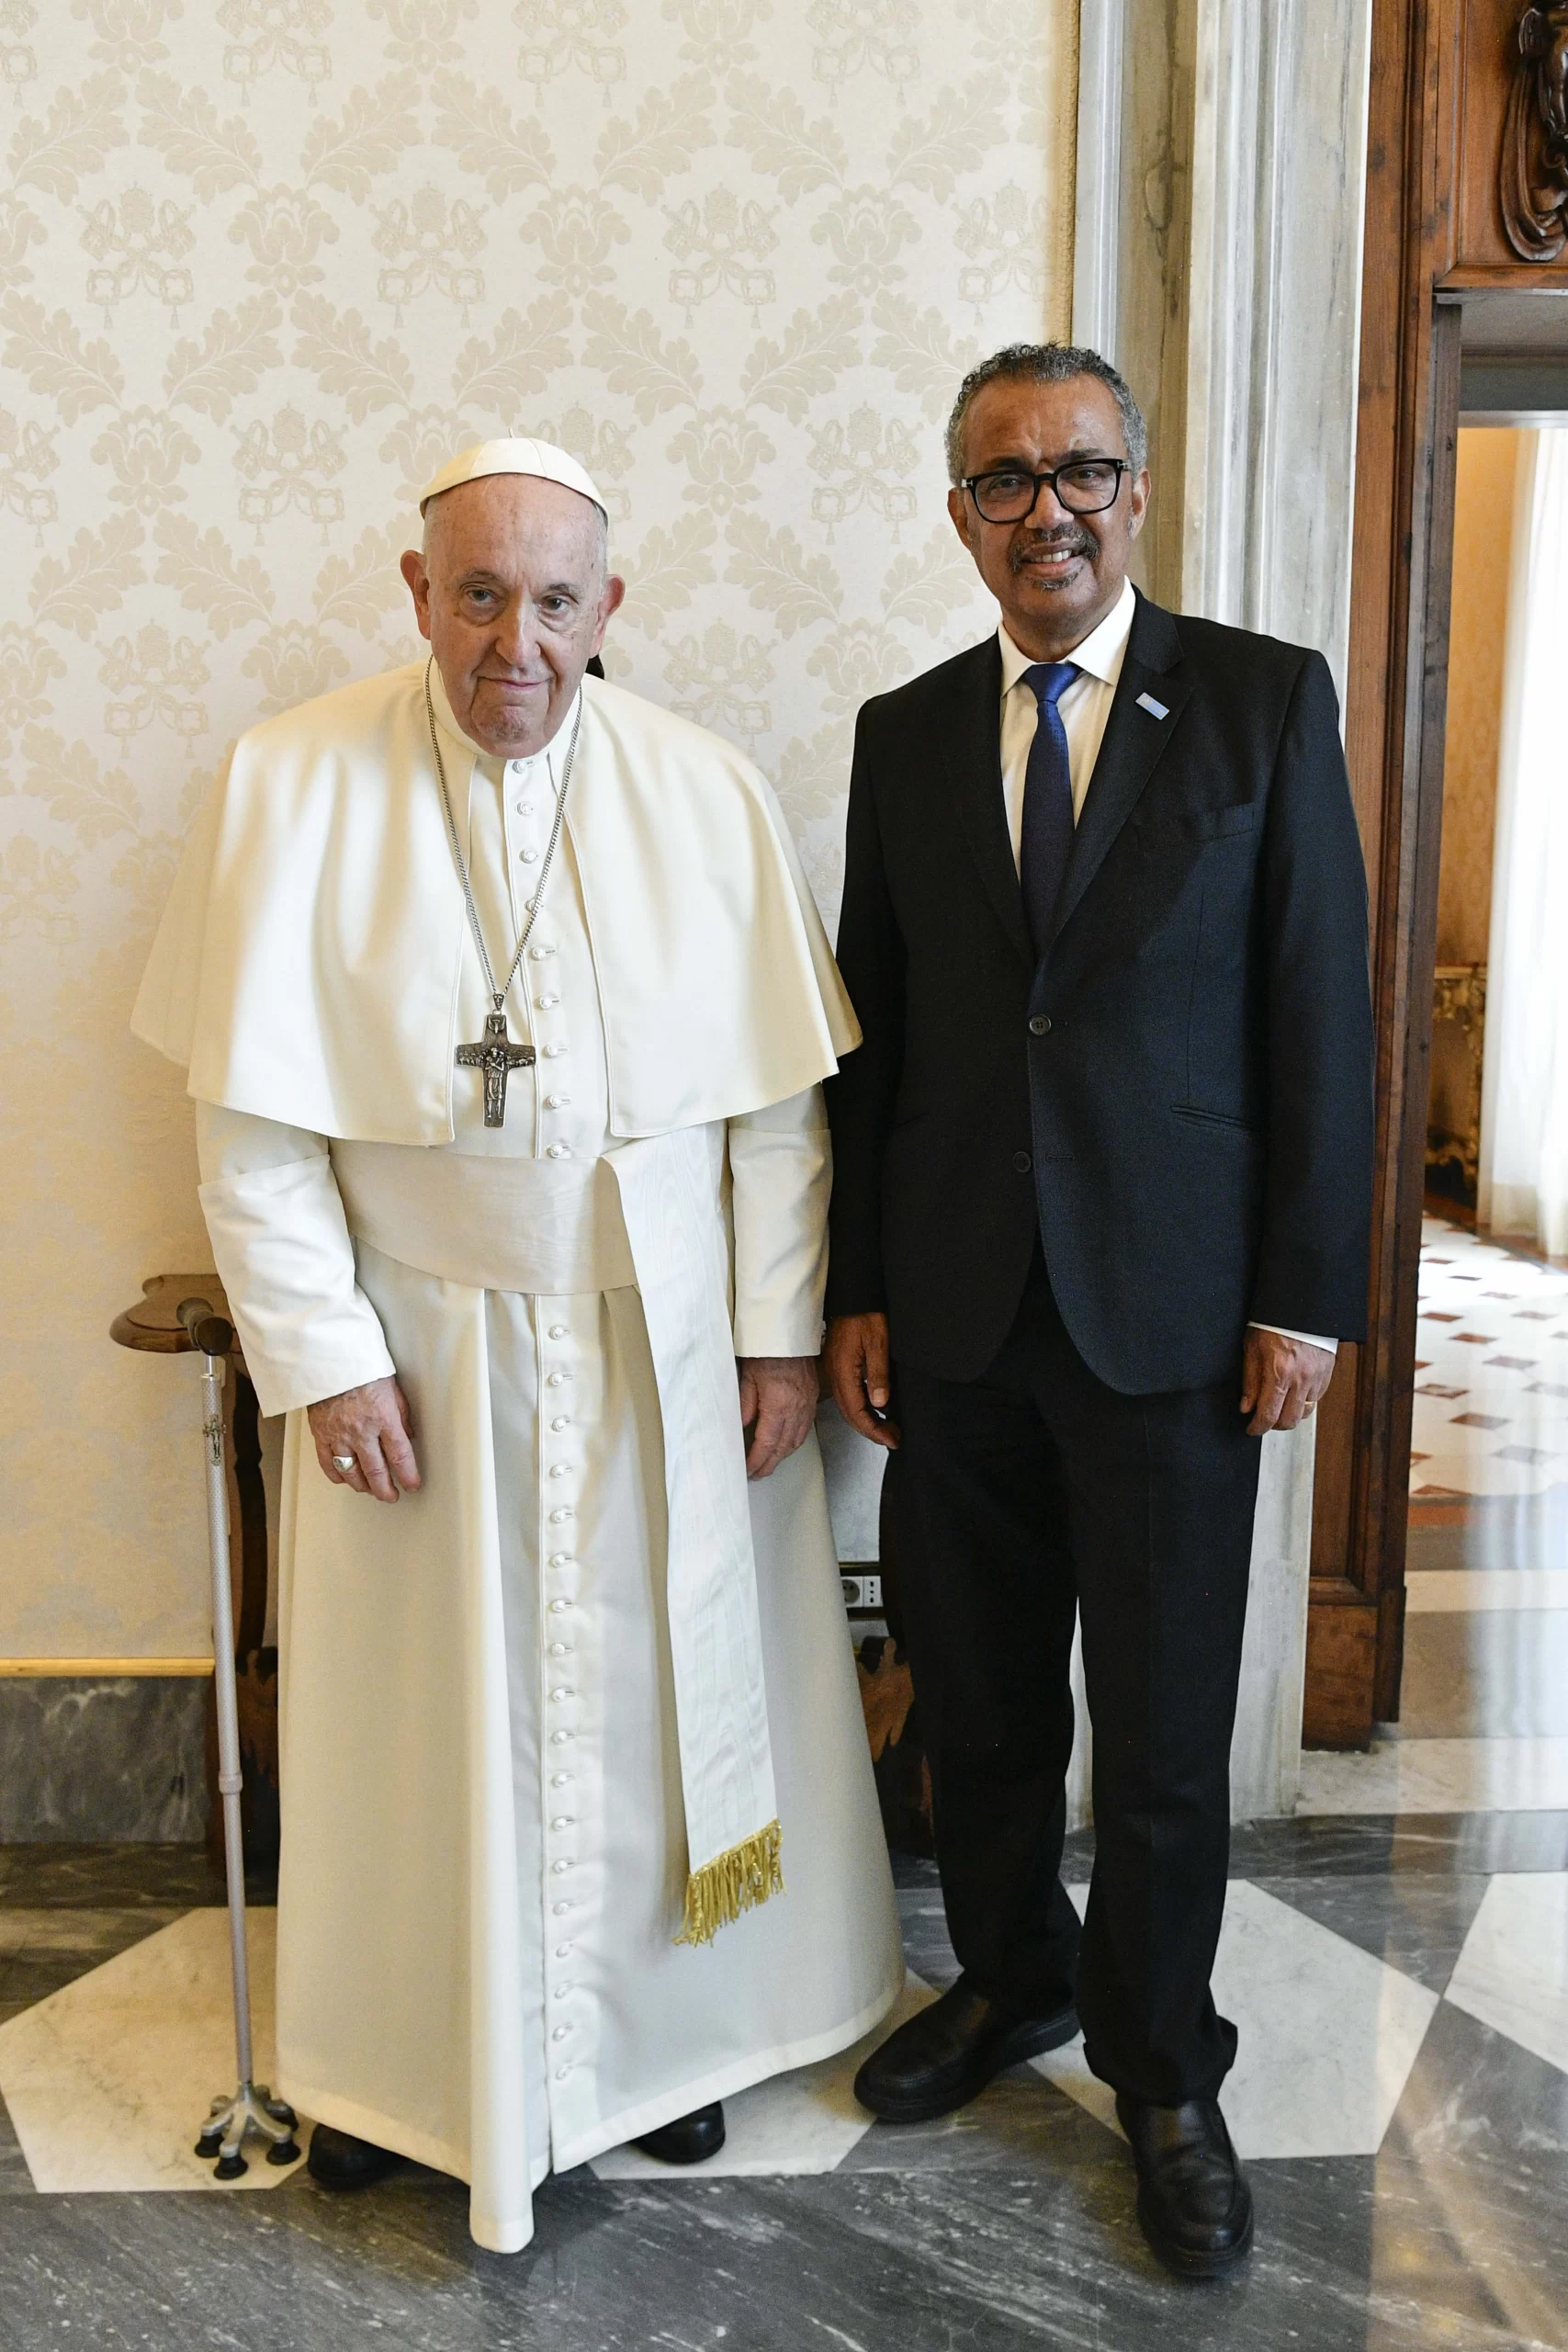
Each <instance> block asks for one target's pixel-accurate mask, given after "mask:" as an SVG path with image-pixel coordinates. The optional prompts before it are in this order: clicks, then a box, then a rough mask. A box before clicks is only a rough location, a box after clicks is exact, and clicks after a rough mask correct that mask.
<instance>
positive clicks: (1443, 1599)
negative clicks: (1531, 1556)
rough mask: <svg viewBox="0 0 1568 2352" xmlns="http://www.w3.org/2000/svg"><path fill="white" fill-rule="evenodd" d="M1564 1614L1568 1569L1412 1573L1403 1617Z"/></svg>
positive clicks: (1408, 1577) (1408, 1575)
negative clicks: (1518, 1612)
mask: <svg viewBox="0 0 1568 2352" xmlns="http://www.w3.org/2000/svg"><path fill="white" fill-rule="evenodd" d="M1493 1609H1568V1568H1411V1569H1409V1570H1408V1571H1407V1572H1406V1575H1405V1578H1404V1613H1405V1615H1406V1616H1407V1617H1446V1616H1456V1615H1459V1616H1469V1615H1470V1613H1471V1612H1472V1611H1474V1610H1493Z"/></svg>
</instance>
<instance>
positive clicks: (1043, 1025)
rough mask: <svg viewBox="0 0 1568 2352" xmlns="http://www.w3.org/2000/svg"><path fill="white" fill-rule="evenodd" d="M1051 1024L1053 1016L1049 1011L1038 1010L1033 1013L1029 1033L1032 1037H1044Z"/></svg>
mask: <svg viewBox="0 0 1568 2352" xmlns="http://www.w3.org/2000/svg"><path fill="white" fill-rule="evenodd" d="M1050 1026H1051V1016H1050V1014H1049V1013H1048V1012H1036V1013H1032V1014H1031V1016H1030V1022H1029V1034H1030V1035H1031V1036H1032V1037H1043V1036H1044V1035H1045V1033H1046V1031H1047V1030H1048V1029H1049V1028H1050Z"/></svg>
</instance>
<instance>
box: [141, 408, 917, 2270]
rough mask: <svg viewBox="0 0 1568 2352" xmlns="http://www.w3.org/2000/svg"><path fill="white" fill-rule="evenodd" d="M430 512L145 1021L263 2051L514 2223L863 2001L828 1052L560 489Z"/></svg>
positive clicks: (506, 2239) (881, 1967)
mask: <svg viewBox="0 0 1568 2352" xmlns="http://www.w3.org/2000/svg"><path fill="white" fill-rule="evenodd" d="M422 511H423V515H424V518H425V531H424V546H423V554H413V553H412V552H411V553H410V554H408V555H405V556H404V558H403V561H402V568H403V574H404V577H405V579H406V580H407V582H408V584H409V587H410V589H411V591H412V596H413V602H414V607H415V611H416V613H417V616H418V620H419V627H420V629H421V632H422V634H423V636H424V637H425V638H426V639H428V640H429V642H430V647H431V658H430V659H428V660H427V661H420V662H413V663H411V664H410V665H409V666H408V667H407V668H404V669H399V670H394V671H391V672H390V673H387V674H385V675H383V676H380V677H376V678H371V679H368V680H367V681H366V682H364V683H363V684H359V685H355V686H350V687H346V688H344V690H343V691H341V692H339V693H336V694H331V695H324V696H322V697H321V699H320V700H318V701H314V702H310V703H306V704H304V705H303V706H302V707H300V708H299V709H296V710H291V711H288V712H286V713H285V714H284V715H283V716H282V717H281V718H274V719H270V720H268V721H266V722H265V724H263V725H261V726H259V727H256V728H254V729H252V730H251V732H250V733H248V734H246V735H244V736H243V737H242V738H241V740H240V741H239V743H238V744H237V745H236V747H235V750H234V753H233V757H232V760H231V764H230V767H229V771H228V774H227V775H226V776H225V778H224V779H223V781H222V783H221V784H220V786H219V787H218V788H217V790H216V791H215V792H214V794H213V795H212V797H210V799H209V802H208V804H207V806H206V808H205V809H204V810H203V812H202V814H201V816H200V817H199V819H198V820H197V824H196V826H195V828H194V830H193V832H192V836H191V839H190V842H189V843H188V845H187V848H186V855H185V859H184V862H183V864H182V865H181V868H180V872H179V875H178V877H177V879H176V881H175V888H174V892H173V895H172V897H171V899H170V902H169V906H168V909H167V911H166V913H165V915H164V922H163V924H162V927H161V929H160V931H159V933H158V938H157V942H156V944H155V946H154V948H153V952H152V961H151V963H150V965H149V967H148V970H147V975H146V978H145V980H144V981H143V983H142V988H141V995H140V997H139V999H138V1001H137V1007H136V1012H135V1016H134V1026H135V1028H136V1031H137V1033H138V1035H141V1037H143V1038H145V1039H146V1040H147V1041H148V1042H149V1043H150V1044H152V1045H153V1046H157V1047H158V1048H159V1049H160V1050H161V1051H162V1052H164V1053H165V1054H167V1055H168V1056H170V1057H172V1058H173V1059H175V1060H176V1061H178V1062H181V1063H183V1064H185V1065H186V1066H187V1067H188V1070H189V1091H190V1093H191V1094H192V1096H193V1097H194V1098H195V1101H196V1105H197V1113H196V1115H197V1145H198V1150H199V1156H200V1168H201V1178H202V1183H201V1202H202V1207H203V1210H204V1212H205V1215H206V1218H207V1224H208V1229H209V1233H210V1236H211V1239H212V1247H213V1252H214V1255H215V1257H216V1260H217V1264H218V1268H219V1271H220V1273H221V1275H222V1277H223V1280H224V1283H225V1284H226V1287H227V1289H228V1294H229V1298H230V1302H231V1306H232V1308H233V1311H234V1316H235V1319H236V1322H237V1323H238V1326H239V1329H240V1332H241V1336H242V1339H243V1343H244V1349H245V1357H246V1362H247V1363H248V1365H249V1368H250V1372H251V1375H252V1377H253V1379H254V1382H255V1385H256V1388H257V1391H258V1393H259V1396H260V1399H261V1403H262V1407H263V1409H264V1410H265V1411H266V1412H269V1413H283V1412H286V1413H287V1414H288V1438H287V1448H286V1457H285V1473H284V1500H283V1510H282V1520H281V1528H280V1544H279V1556H280V1586H281V1589H280V1638H281V1646H282V1721H281V1763H282V1772H281V1778H282V1790H283V1825H284V1826H283V1857H282V1867H281V1871H280V1876H279V1883H278V1966H277V2052H278V2070H279V2078H280V2083H281V2086H282V2089H283V2092H284V2095H285V2096H286V2097H287V2098H289V2099H290V2100H291V2101H292V2102H293V2103H294V2105H295V2106H297V2107H298V2108H299V2109H302V2110H303V2111H304V2112H305V2113H306V2114H308V2115H310V2116H312V2117H315V2118H316V2119H318V2128H317V2131H316V2134H315V2139H314V2143H313V2145H312V2150H311V2168H312V2170H313V2171H314V2172H315V2173H316V2176H317V2177H318V2178H319V2179H321V2180H323V2181H326V2182H328V2183H329V2184H331V2185H333V2186H339V2187H342V2186H347V2185H350V2184H353V2183H355V2182H357V2181H363V2180H366V2179H371V2178H374V2177H378V2175H379V2174H380V2173H381V2172H384V2171H385V2170H386V2169H387V2168H388V2167H389V2165H391V2164H393V2163H394V2162H396V2161H397V2159H398V2157H399V2156H406V2157H413V2158H416V2159H417V2160H419V2161H420V2162H422V2163H424V2164H428V2165H435V2166H437V2167H439V2168H440V2169H442V2170H443V2171H446V2172H449V2173H455V2174H457V2175H458V2176H459V2177H462V2178H464V2179H466V2180H467V2181H468V2183H469V2184H470V2200H469V2213H470V2227H471V2229H472V2232H473V2235H474V2236H475V2238H476V2239H477V2240H478V2241H479V2244H480V2245H484V2246H488V2247H491V2248H493V2249H495V2250H497V2251H499V2252H510V2251H513V2250H515V2249H517V2248H519V2247H521V2246H523V2245H526V2243H527V2242H528V2239H529V2237H530V2235H531V2233H532V2227H533V2224H532V2219H531V2209H530V2197H531V2193H532V2190H533V2189H534V2188H536V2186H537V2184H538V2183H539V2181H540V2180H541V2179H542V2178H543V2177H544V2176H545V2174H546V2173H547V2172H548V2171H549V2170H550V2169H551V2168H552V2167H554V2168H557V2169H561V2168H564V2167H566V2166H569V2165H578V2164H581V2163H582V2162H584V2161H585V2160H586V2159H587V2158H589V2157H592V2156H594V2155H597V2154H600V2153H601V2152H602V2151H603V2150H604V2149H606V2148H609V2147H611V2146H613V2145H615V2143H619V2142H622V2141H626V2140H632V2139H636V2140H637V2141H639V2142H640V2143H642V2145H643V2146H644V2147H646V2148H648V2149H649V2151H650V2152H651V2153H653V2154H656V2155H660V2156H662V2157H664V2158H666V2159H667V2160H669V2161H671V2162H677V2163H680V2162H693V2161H695V2160H696V2159H697V2158H699V2157H701V2156H703V2155H705V2154H712V2153H713V2151H714V2150H715V2149H716V2147H717V2146H718V2145H719V2144H720V2143H721V2141H722V2138H723V2131H724V2125H723V2114H722V2109H721V2107H720V2105H719V2102H720V2101H721V2100H722V2099H723V2098H725V2097H726V2096H727V2095H728V2094H729V2093H732V2092H735V2091H738V2090H739V2089H740V2088H742V2087H743V2086H745V2085H747V2084H749V2083H753V2082H756V2081H758V2080H759V2079H760V2078H761V2077H762V2076H764V2075H772V2074H775V2073H777V2072H779V2071H781V2070H782V2069H784V2068H786V2067H793V2066H799V2065H803V2064H806V2063H807V2062H808V2061H810V2060H814V2059H818V2058H821V2057H824V2056H826V2055H827V2054H828V2053H829V2052H833V2051H836V2050H839V2049H840V2048H842V2047H843V2046H844V2045H846V2044H847V2043H849V2042H852V2041H855V2040H856V2039H857V2038H858V2037H860V2036H861V2035H863V2034H864V2033H865V2032H867V2031H868V2030H869V2029H870V2028H871V2027H873V2026H874V2024H875V2023H876V2022H877V2020H878V2019H879V2018H881V2017H882V2016H883V2015H884V2014H885V2013H886V2010H887V2009H888V2008H889V2007H890V2006H891V2004H892V2002H893V2000H894V1998H895V1996H896V1994H897V1990H898V1987H899V1985H900V1984H901V1982H902V1964H901V1961H900V1957H899V1948H898V1938H897V1926H896V1920H895V1914H894V1909H893V1902H892V1891H891V1886H890V1883H889V1877H888V1870H887V1862H886V1851H885V1849H884V1846H883V1841H882V1836H881V1830H880V1826H879V1823H878V1818H877V1813H876V1806H875V1802H874V1793H873V1787H872V1781H871V1773H870V1767H869V1762H868V1758H867V1754H866V1746H865V1739H864V1735H863V1730H862V1727H861V1722H860V1710H859V1706H858V1703H857V1699H856V1692H855V1682H854V1674H853V1668H852V1659H851V1655H850V1649H849V1644H848V1640H847V1637H846V1633H845V1626H844V1620H843V1611H842V1604H841V1600H840V1591H839V1584H838V1577H837V1570H836V1566H835V1562H834V1557H833V1548H832V1543H831V1537H830V1532H829V1523H828V1515H827V1508H826V1502H825V1498H824V1492H823V1485H822V1471H821V1465H820V1463H819V1460H818V1453H817V1447H816V1442H815V1439H814V1437H813V1435H812V1430H811V1422H812V1413H813V1408H814V1405H815V1401H816V1394H817V1389H816V1375H815V1365H814V1359H815V1356H816V1351H817V1347H818V1336H819V1325H820V1314H821V1301H822V1290H823V1279H824V1258H825V1243H824V1229H825V1207H826V1195H827V1192H828V1187H829V1140H828V1135H827V1123H826V1120H825V1117H824V1115H823V1109H822V1101H821V1095H820V1091H819V1086H818V1081H819V1080H821V1079H822V1078H823V1077H824V1076H826V1075H827V1074H829V1072H831V1071H832V1070H833V1069H835V1068H836V1066H837V1057H838V1056H839V1055H840V1054H841V1053H843V1052H845V1051H847V1050H848V1049H849V1048H850V1047H851V1046H853V1045H854V1044H855V1043H856V1042H857V1039H858V1035H859V1032H858V1030H857V1028H856V1026H855V1023H854V1018H853V1015H852V1012H851V1010H850V1006H849V1004H848V1002H847V1001H846V999H845V996H844V992H843V989H842V988H841V986H840V981H839V978H838V974H837V972H836V970H835V968H834V966H833V961H832V958H831V956H830V955H829V951H828V947H827V944H826V942H825V940H824V937H823V933H822V930H821V925H820V923H819V922H818V916H817V913H816V910H815V908H814V907H813V905H812V901H811V899H810V896H809V893H808V891H807V888H806V885H805V882H804V880H803V878H802V876H801V874H800V871H799V868H798V865H797V864H796V861H795V854H794V851H793V848H792V846H791V843H790V839H789V835H788V833H787V831H785V829H784V823H783V821H782V820H781V818H780V816H779V813H778V810H777V809H776V807H775V805H774V802H773V797H772V795H771V793H770V792H769V790H768V787H767V786H766V784H765V783H764V782H763V780H762V778H761V776H760V775H758V774H757V772H756V771H755V769H753V768H752V767H751V766H750V765H749V764H748V763H747V762H746V761H745V760H743V759H742V758H740V757H739V754H738V753H737V752H734V751H732V750H731V749H730V747H729V746H728V744H726V743H723V742H721V741H718V740H717V739H716V737H714V736H712V735H709V734H706V733H705V732H704V731H703V730H702V729H699V728H696V727H694V726H691V725H689V724H688V723H687V722H686V721H684V720H683V719H679V718H672V717H671V716H670V714H669V713H668V712H666V711H663V710H661V709H659V708H658V707H655V706H654V705H653V704H651V703H648V702H644V701H641V700H640V699H638V697H637V696H636V695H630V694H628V693H626V692H625V691H624V690H622V689H621V688H618V687H615V686H612V685H609V684H604V682H603V681H602V680H600V679H598V678H596V677H593V676H592V675H589V674H588V673H587V665H588V662H589V661H590V658H591V656H592V655H593V654H594V653H595V652H596V651H597V650H598V648H599V646H600V644H601V642H602V640H603V638H604V628H605V625H606V623H607V622H608V620H609V618H610V616H611V615H612V613H614V611H615V607H616V605H618V604H619V603H620V601H621V597H622V594H623V593H624V591H623V583H622V582H620V581H619V580H617V579H615V577H614V576H613V575H611V574H610V573H609V572H608V571H607V568H606V555H605V522H604V503H603V501H602V500H601V499H600V497H599V494H598V492H597V491H596V490H595V488H594V485H593V483H592V481H591V480H590V479H589V477H588V475H587V474H586V473H585V472H584V471H583V470H582V469H581V467H580V466H579V465H578V464H576V462H575V461H574V460H573V459H572V458H570V457H569V456H568V455H567V454H566V452H565V451H563V450H559V449H556V448H553V447H550V446H548V445H547V444H544V443H539V442H534V441H527V440H506V441H491V442H486V443H483V444H481V445H480V446H479V447H477V448H473V449H469V450H468V451H466V452H464V454H463V455H462V456H461V457H459V458H456V459H454V461H453V462H452V463H451V464H450V465H448V466H447V467H446V468H445V469H443V470H442V471H441V472H440V473H439V474H437V475H436V477H435V479H434V481H432V482H431V483H430V485H429V487H428V490H427V491H426V492H425V495H424V498H423V503H422ZM377 1498H378V1500H379V1502H380V1503H381V1504H382V1505H386V1504H393V1503H395V1504H396V1509H393V1510H387V1509H378V1508H377V1507H376V1499H377ZM786 1889H787V1892H786Z"/></svg>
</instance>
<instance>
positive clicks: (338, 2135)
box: [305, 2123, 403, 2188]
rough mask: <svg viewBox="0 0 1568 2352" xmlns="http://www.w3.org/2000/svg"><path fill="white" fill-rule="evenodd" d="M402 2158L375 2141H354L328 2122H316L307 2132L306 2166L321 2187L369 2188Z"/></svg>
mask: <svg viewBox="0 0 1568 2352" xmlns="http://www.w3.org/2000/svg"><path fill="white" fill-rule="evenodd" d="M402 2161H403V2160H402V2158H401V2156H395V2155H394V2154H392V2151H391V2150H390V2148H378V2147H377V2146H376V2144H375V2143H374V2141H371V2140H356V2139H355V2136H354V2134H353V2132H352V2131H333V2127H332V2125H331V2124H330V2123H318V2124H317V2126H316V2128H315V2130H314V2131H312V2132H311V2134H310V2154H309V2156H307V2158H306V2159H305V2169H306V2171H307V2172H308V2173H309V2174H310V2177H311V2179H312V2180H319V2181H320V2182H321V2187H322V2188H369V2186H370V2184H371V2182H372V2181H374V2180H385V2179H386V2177H387V2175H388V2174H389V2172H394V2171H395V2170H396V2169H397V2167H398V2165H400V2164H401V2163H402Z"/></svg>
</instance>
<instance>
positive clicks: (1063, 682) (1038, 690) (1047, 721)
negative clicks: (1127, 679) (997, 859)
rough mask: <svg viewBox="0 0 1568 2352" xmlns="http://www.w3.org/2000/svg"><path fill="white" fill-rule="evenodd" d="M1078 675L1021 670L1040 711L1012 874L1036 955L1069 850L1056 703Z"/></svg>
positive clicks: (1062, 730) (1045, 665)
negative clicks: (1014, 871)
mask: <svg viewBox="0 0 1568 2352" xmlns="http://www.w3.org/2000/svg"><path fill="white" fill-rule="evenodd" d="M1078 675H1079V672H1078V666H1077V662H1034V663H1032V666H1031V667H1030V668H1029V669H1027V670H1025V672H1024V673H1023V682H1024V684H1026V685H1027V686H1028V687H1029V689H1030V691H1031V692H1032V694H1033V695H1034V696H1035V699H1036V700H1037V702H1038V703H1039V706H1040V716H1039V718H1038V720H1037V721H1036V723H1035V729H1034V741H1033V742H1032V744H1031V745H1030V747H1029V764H1028V766H1027V767H1026V768H1025V770H1024V776H1023V824H1022V828H1021V835H1020V839H1019V854H1018V878H1019V883H1020V885H1021V888H1022V891H1023V913H1024V920H1025V921H1026V922H1027V923H1028V925H1029V935H1030V938H1031V939H1032V941H1033V943H1034V953H1035V955H1036V956H1043V954H1044V952H1045V943H1046V941H1047V940H1048V939H1049V937H1050V936H1051V919H1052V917H1053V916H1054V915H1055V911H1056V901H1057V899H1059V898H1060V897H1061V895H1062V884H1063V882H1064V881H1065V880H1066V872H1067V860H1068V858H1069V857H1071V855H1072V854H1073V776H1072V767H1071V763H1069V761H1068V758H1067V730H1066V727H1065V726H1064V725H1063V723H1062V714H1061V712H1060V711H1059V710H1058V709H1057V707H1056V705H1057V703H1058V702H1059V701H1060V700H1061V697H1062V696H1063V695H1065V694H1066V690H1067V688H1068V687H1069V686H1070V685H1071V684H1072V683H1073V680H1074V679H1075V678H1076V677H1077V676H1078Z"/></svg>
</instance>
